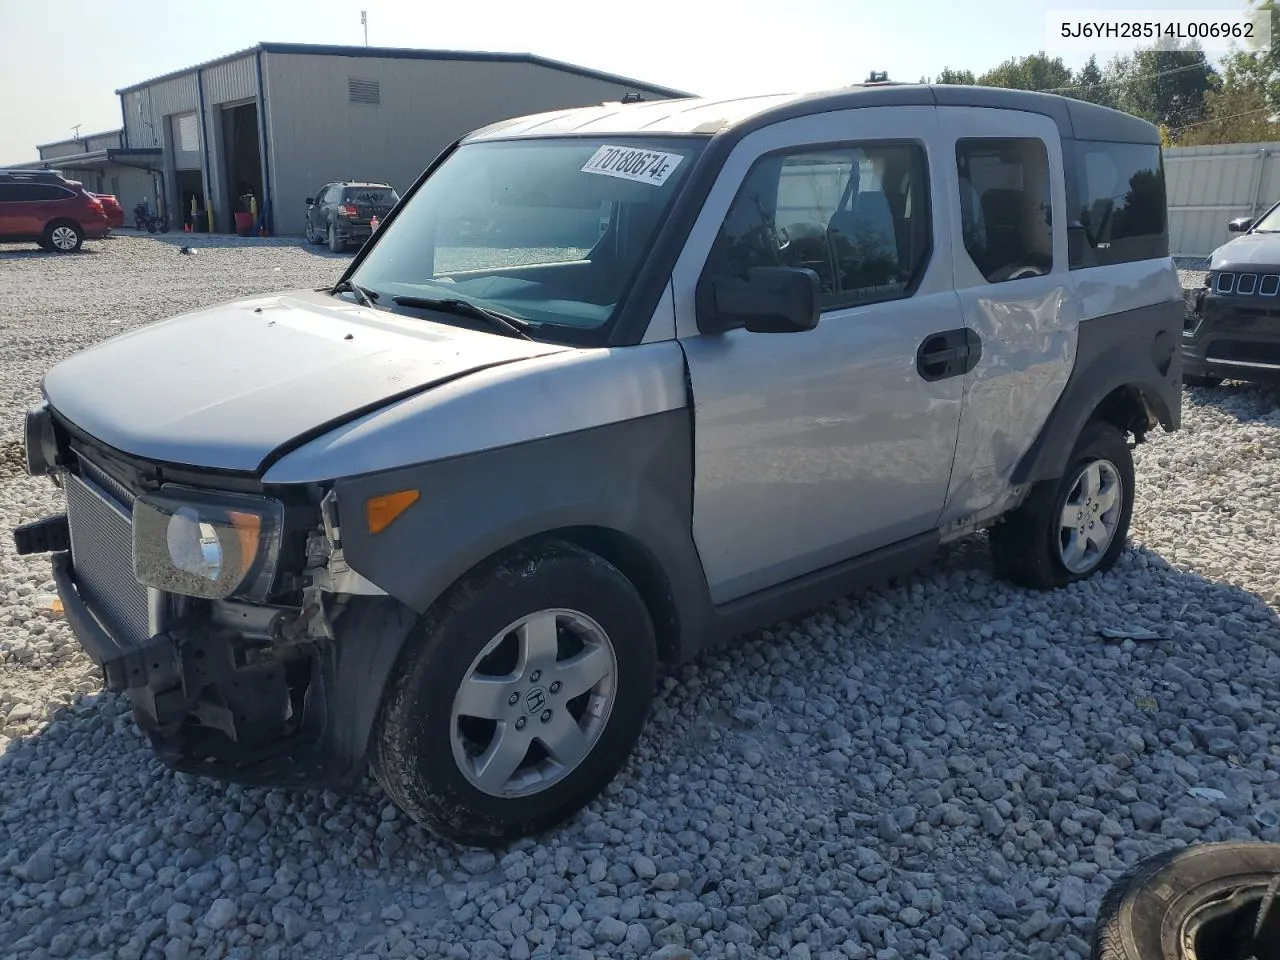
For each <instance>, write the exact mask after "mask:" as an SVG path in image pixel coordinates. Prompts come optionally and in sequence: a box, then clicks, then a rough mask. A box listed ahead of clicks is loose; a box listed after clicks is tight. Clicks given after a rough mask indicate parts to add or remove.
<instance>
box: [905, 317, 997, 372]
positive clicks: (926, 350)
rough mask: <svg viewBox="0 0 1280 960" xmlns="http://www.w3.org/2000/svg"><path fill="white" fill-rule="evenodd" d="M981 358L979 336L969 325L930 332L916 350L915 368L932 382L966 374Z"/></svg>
mask: <svg viewBox="0 0 1280 960" xmlns="http://www.w3.org/2000/svg"><path fill="white" fill-rule="evenodd" d="M980 359H982V338H981V337H979V336H978V334H977V332H976V331H974V330H971V329H970V328H968V327H961V328H959V329H957V330H944V331H942V332H941V333H934V334H930V335H929V336H927V337H925V339H924V342H923V343H921V344H920V348H919V349H918V350H917V351H916V370H917V372H918V373H919V374H920V376H921V378H922V379H924V380H927V381H929V382H930V383H933V382H935V381H938V380H946V379H948V378H950V377H960V376H963V375H964V374H966V373H968V372H969V371H970V370H972V369H973V368H974V367H975V366H977V365H978V361H979V360H980Z"/></svg>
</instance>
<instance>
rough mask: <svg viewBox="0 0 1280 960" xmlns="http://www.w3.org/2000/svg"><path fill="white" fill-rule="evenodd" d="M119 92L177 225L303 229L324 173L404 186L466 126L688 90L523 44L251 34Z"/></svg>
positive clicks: (134, 141)
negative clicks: (350, 42)
mask: <svg viewBox="0 0 1280 960" xmlns="http://www.w3.org/2000/svg"><path fill="white" fill-rule="evenodd" d="M116 93H117V94H118V95H119V97H120V108H121V112H122V114H123V117H124V146H126V147H129V148H138V147H141V148H151V149H159V150H160V151H161V168H162V170H163V182H164V197H165V199H166V209H167V211H168V212H170V214H171V216H173V217H174V222H175V223H181V222H183V221H184V220H190V219H192V215H191V211H192V209H193V204H194V207H195V209H196V210H197V211H198V213H197V215H196V217H195V218H194V219H195V221H196V222H197V223H198V224H199V225H200V226H199V228H200V229H209V228H210V226H211V227H212V229H213V230H214V231H216V232H229V231H231V230H232V229H233V225H234V214H235V212H236V211H237V210H243V209H244V207H245V206H246V205H247V204H246V203H245V202H244V201H242V199H241V198H243V197H247V196H252V197H254V206H255V207H257V208H258V221H257V224H256V225H259V226H263V227H265V228H266V230H267V231H268V232H270V233H275V234H300V233H302V230H303V215H304V213H305V209H306V208H305V205H304V201H305V199H306V198H307V197H309V196H312V195H313V194H314V193H315V191H316V189H317V188H318V187H319V186H320V185H321V184H323V183H326V182H327V181H330V180H342V179H368V180H381V181H385V182H388V183H390V184H391V185H392V186H393V187H395V188H396V189H397V190H399V191H401V192H403V191H404V190H405V189H407V188H408V186H409V185H410V184H411V183H412V182H413V180H414V179H415V178H416V177H417V176H418V175H419V174H420V173H421V172H422V170H423V168H424V167H426V166H427V164H428V163H430V162H431V160H432V159H433V158H434V157H435V156H436V155H437V154H438V153H439V152H440V151H441V150H443V149H444V148H445V147H446V146H448V145H449V144H450V143H451V142H452V141H453V140H455V139H456V138H457V137H459V136H461V135H462V134H464V133H466V132H468V131H470V130H472V129H475V128H477V127H481V126H484V125H486V124H489V123H492V122H494V121H497V120H501V119H505V118H507V117H514V116H520V115H523V114H530V113H539V112H543V111H548V110H556V109H560V108H562V107H577V106H589V105H592V104H597V103H603V102H609V101H616V100H622V99H625V98H632V99H634V98H635V97H640V98H643V99H668V98H672V97H685V96H689V94H686V93H682V92H680V91H677V90H671V89H668V88H665V87H659V86H655V85H653V84H649V83H641V82H639V81H635V80H629V79H627V78H625V77H617V76H613V75H612V74H608V73H601V72H599V71H596V70H591V69H587V68H584V67H577V66H573V65H571V64H566V63H560V62H558V61H554V60H547V59H544V58H542V57H537V56H533V55H530V54H517V53H468V52H458V51H445V50H412V49H398V48H385V47H343V46H319V45H310V44H293V43H260V44H258V45H257V46H256V47H252V48H250V49H248V50H243V51H240V52H238V53H233V54H230V55H228V56H225V57H221V58H219V59H217V60H211V61H209V62H208V63H202V64H199V65H198V66H194V67H190V68H188V69H186V70H180V71H177V72H175V73H170V74H166V75H164V76H161V77H156V78H155V79H153V80H148V81H146V82H145V83H139V84H135V85H134V86H131V87H126V88H124V89H122V90H117V91H116Z"/></svg>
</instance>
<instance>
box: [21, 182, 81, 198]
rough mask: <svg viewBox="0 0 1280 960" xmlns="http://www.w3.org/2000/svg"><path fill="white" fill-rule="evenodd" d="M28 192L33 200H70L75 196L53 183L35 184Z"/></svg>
mask: <svg viewBox="0 0 1280 960" xmlns="http://www.w3.org/2000/svg"><path fill="white" fill-rule="evenodd" d="M27 190H29V191H30V193H31V197H30V199H32V200H70V199H71V198H72V197H73V196H75V194H74V193H72V192H71V191H70V190H64V189H63V188H62V187H55V186H54V185H53V184H51V183H33V184H31V186H29V187H28V188H27Z"/></svg>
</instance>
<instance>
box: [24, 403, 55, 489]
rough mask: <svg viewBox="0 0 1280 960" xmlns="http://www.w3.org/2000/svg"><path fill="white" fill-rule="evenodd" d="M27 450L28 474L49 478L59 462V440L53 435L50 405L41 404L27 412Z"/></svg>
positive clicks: (25, 434)
mask: <svg viewBox="0 0 1280 960" xmlns="http://www.w3.org/2000/svg"><path fill="white" fill-rule="evenodd" d="M23 440H24V446H25V448H26V458H27V473H28V474H29V475H30V476H33V477H47V476H48V475H49V474H51V473H53V470H54V466H55V465H56V464H57V462H58V440H57V437H55V436H54V433H53V415H52V414H51V413H50V412H49V406H48V404H44V403H42V404H40V406H38V407H35V408H33V409H31V410H28V411H27V422H26V426H25V429H24V431H23Z"/></svg>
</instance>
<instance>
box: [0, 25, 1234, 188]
mask: <svg viewBox="0 0 1280 960" xmlns="http://www.w3.org/2000/svg"><path fill="white" fill-rule="evenodd" d="M1108 6H1109V5H1108V4H1106V3H1102V2H1099V0H969V2H968V3H965V4H959V3H955V2H953V0H878V2H871V3H868V2H856V0H786V2H778V0H733V2H732V3H730V2H727V0H683V2H681V3H591V2H582V0H472V2H469V3H459V4H447V3H441V2H439V0H216V2H210V0H61V2H59V3H56V4H53V3H32V2H25V0H0V22H2V23H3V26H4V55H3V57H0V162H7V163H17V162H21V161H24V160H34V159H36V158H37V153H36V149H35V145H36V144H38V143H49V142H52V141H56V140H62V139H66V138H69V137H70V136H71V135H72V134H73V127H74V125H76V124H79V125H80V133H81V134H82V135H83V134H88V133H96V132H99V131H102V130H110V129H115V128H118V127H119V126H120V100H119V97H117V96H116V95H115V92H114V91H115V90H117V89H119V88H120V87H125V86H129V85H131V84H134V83H138V82H140V81H143V80H147V79H149V78H151V77H154V76H158V75H159V74H163V73H167V72H169V71H172V70H179V69H182V68H185V67H188V66H192V65H194V64H196V63H199V62H201V61H204V60H211V59H214V58H215V57H219V56H222V55H224V54H227V53H232V52H234V51H236V50H242V49H244V48H246V47H251V46H253V45H254V44H256V43H258V42H260V41H283V42H292V43H331V44H356V45H358V44H363V43H364V34H363V30H362V27H361V25H360V11H361V10H362V9H363V10H367V11H368V19H369V44H370V45H371V46H396V47H425V48H432V49H454V50H493V51H506V52H518V53H535V54H539V55H541V56H545V57H551V58H553V59H556V60H564V61H567V62H570V63H576V64H581V65H583V66H587V67H594V68H596V69H599V70H606V71H609V72H612V73H617V74H621V75H622V76H626V77H631V78H633V79H638V80H645V81H648V82H650V83H656V84H660V85H663V86H668V87H674V88H675V89H678V90H684V91H688V92H691V93H694V94H698V95H703V96H735V95H743V94H756V93H775V92H793V91H803V90H818V89H824V88H829V87H835V86H843V85H845V84H849V83H856V82H859V81H861V80H864V79H866V78H867V75H868V73H869V72H870V71H872V70H884V71H888V74H889V78H890V79H891V80H906V81H917V80H919V79H920V78H921V77H922V76H933V75H936V74H937V73H938V71H939V70H941V69H942V68H943V67H951V68H954V69H970V70H973V71H974V72H975V73H979V72H981V71H983V70H986V69H988V68H990V67H993V66H995V65H996V64H998V63H1000V62H1001V61H1002V60H1006V59H1008V58H1009V57H1012V56H1023V55H1026V54H1028V53H1034V52H1036V51H1037V50H1040V49H1043V48H1044V47H1045V45H1046V44H1045V37H1046V17H1047V14H1048V13H1049V12H1050V11H1060V10H1070V9H1079V10H1097V9H1099V8H1107V7H1108ZM1116 6H1120V5H1119V4H1117V5H1116ZM1244 6H1245V3H1244V0H1155V2H1152V0H1127V2H1123V7H1124V8H1125V9H1142V10H1153V11H1155V10H1174V9H1194V10H1211V9H1221V10H1235V11H1239V10H1241V9H1243V8H1244ZM1050 52H1051V53H1052V54H1054V55H1061V56H1062V57H1063V60H1064V61H1066V63H1067V65H1068V66H1071V67H1073V68H1074V67H1078V66H1080V65H1081V64H1083V63H1084V61H1085V60H1086V59H1087V57H1088V51H1087V50H1072V51H1067V52H1060V51H1057V50H1051V51H1050ZM1111 55H1112V52H1111V51H1108V52H1105V53H1104V54H1103V55H1102V56H1100V58H1099V59H1100V60H1102V61H1105V60H1107V59H1109V58H1110V56H1111Z"/></svg>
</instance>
